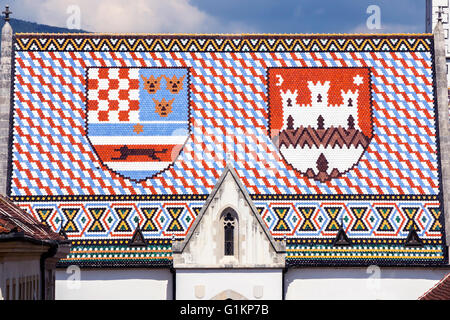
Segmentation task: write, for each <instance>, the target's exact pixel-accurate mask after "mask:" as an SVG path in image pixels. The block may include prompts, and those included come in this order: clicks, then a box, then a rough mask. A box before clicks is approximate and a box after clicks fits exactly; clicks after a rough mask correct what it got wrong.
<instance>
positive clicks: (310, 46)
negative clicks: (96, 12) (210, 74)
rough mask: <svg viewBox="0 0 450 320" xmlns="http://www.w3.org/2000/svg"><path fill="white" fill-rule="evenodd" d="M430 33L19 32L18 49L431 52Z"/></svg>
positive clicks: (17, 36) (17, 37)
mask: <svg viewBox="0 0 450 320" xmlns="http://www.w3.org/2000/svg"><path fill="white" fill-rule="evenodd" d="M431 46H432V36H430V35H426V34H424V35H407V36H406V35H400V36H399V35H389V36H373V37H368V36H367V35H365V36H358V35H351V36H347V37H346V36H343V35H337V36H306V35H286V36H273V35H267V36H261V35H234V36H223V35H216V36H183V35H176V36H169V35H141V36H138V35H136V36H127V37H124V36H114V35H98V34H93V35H52V36H45V35H36V34H18V35H16V43H15V49H16V50H18V51H129V52H137V51H152V52H169V51H170V52H198V51H199V52H211V51H212V52H228V51H232V52H256V51H263V52H280V51H290V52H310V51H327V52H335V51H352V52H368V51H380V52H391V51H416V52H425V51H430V48H431Z"/></svg>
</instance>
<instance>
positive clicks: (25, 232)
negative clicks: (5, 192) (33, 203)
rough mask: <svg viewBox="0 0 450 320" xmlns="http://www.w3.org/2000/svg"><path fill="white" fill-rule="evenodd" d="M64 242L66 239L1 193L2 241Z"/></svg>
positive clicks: (0, 235) (0, 225) (0, 233)
mask: <svg viewBox="0 0 450 320" xmlns="http://www.w3.org/2000/svg"><path fill="white" fill-rule="evenodd" d="M11 240H28V241H31V242H39V243H51V242H64V241H65V239H64V238H63V237H62V236H60V235H59V234H57V233H55V232H54V231H52V229H51V228H50V227H48V226H46V225H44V224H42V223H41V222H40V221H38V220H36V219H35V218H33V217H32V216H30V214H28V213H27V212H25V211H24V210H22V209H21V208H20V207H18V206H17V205H15V204H14V203H13V202H11V201H10V200H9V199H8V198H6V197H4V196H2V195H0V241H11Z"/></svg>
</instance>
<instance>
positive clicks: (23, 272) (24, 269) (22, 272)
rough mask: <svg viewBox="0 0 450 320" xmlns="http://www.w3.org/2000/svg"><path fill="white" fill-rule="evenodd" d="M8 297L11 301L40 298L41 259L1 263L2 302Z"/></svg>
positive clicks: (0, 297) (0, 284)
mask: <svg viewBox="0 0 450 320" xmlns="http://www.w3.org/2000/svg"><path fill="white" fill-rule="evenodd" d="M8 287H9V295H8V293H7V292H6V290H7V288H8ZM13 292H14V294H13ZM8 296H9V299H10V300H18V299H27V300H37V299H39V298H40V267H39V259H31V258H30V259H29V260H23V259H20V260H7V261H0V300H3V299H7V297H8Z"/></svg>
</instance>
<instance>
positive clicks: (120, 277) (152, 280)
mask: <svg viewBox="0 0 450 320" xmlns="http://www.w3.org/2000/svg"><path fill="white" fill-rule="evenodd" d="M77 276H78V275H77V274H76V272H74V269H72V270H69V273H67V269H63V268H61V269H56V284H55V285H56V300H69V299H70V300H72V299H74V300H99V299H105V300H130V299H133V300H170V299H172V285H173V281H172V278H173V275H172V273H171V272H170V270H169V269H157V268H155V269H137V268H136V269H132V268H130V269H126V268H120V269H119V268H118V269H100V268H99V269H80V273H79V280H77Z"/></svg>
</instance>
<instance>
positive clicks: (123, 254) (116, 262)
mask: <svg viewBox="0 0 450 320" xmlns="http://www.w3.org/2000/svg"><path fill="white" fill-rule="evenodd" d="M73 264H76V265H79V266H85V267H140V266H141V267H142V266H152V267H171V266H172V244H171V243H170V241H167V240H148V241H147V245H145V246H132V245H130V243H129V241H126V240H121V241H104V242H102V241H93V243H91V244H87V242H86V241H83V242H80V241H73V242H72V247H71V250H70V253H69V255H68V256H67V257H66V258H65V259H61V260H60V261H59V262H58V267H65V266H69V265H73Z"/></svg>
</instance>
